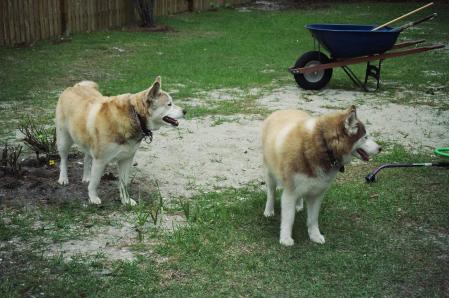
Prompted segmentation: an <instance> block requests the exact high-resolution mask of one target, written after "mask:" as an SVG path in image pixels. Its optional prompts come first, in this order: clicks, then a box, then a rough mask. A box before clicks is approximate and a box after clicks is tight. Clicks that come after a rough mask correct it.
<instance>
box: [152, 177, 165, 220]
mask: <svg viewBox="0 0 449 298" xmlns="http://www.w3.org/2000/svg"><path fill="white" fill-rule="evenodd" d="M156 187H157V198H152V200H151V201H150V206H149V207H150V216H151V219H152V220H153V223H154V225H157V222H158V219H159V216H160V215H161V214H162V211H163V208H164V200H163V198H162V195H161V191H160V189H159V183H157V182H156Z"/></svg>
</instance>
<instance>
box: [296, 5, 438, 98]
mask: <svg viewBox="0 0 449 298" xmlns="http://www.w3.org/2000/svg"><path fill="white" fill-rule="evenodd" d="M435 16H436V14H435V13H434V14H431V15H429V16H427V17H424V18H422V19H420V20H417V21H414V22H410V23H407V24H405V25H403V26H400V27H396V28H392V27H387V26H384V27H382V28H380V27H376V26H371V25H341V24H311V25H306V26H305V27H306V28H307V29H309V31H310V32H311V33H312V37H313V38H314V50H313V51H310V52H307V53H305V54H303V55H302V56H300V57H299V58H298V60H297V61H296V63H295V65H294V66H293V67H291V68H289V71H290V72H291V73H292V74H293V76H294V78H295V80H296V82H297V83H298V85H299V86H300V87H302V88H303V89H307V90H319V89H321V88H323V87H324V86H326V85H327V83H328V82H329V81H330V79H331V77H332V70H333V68H336V67H341V68H342V69H343V70H344V71H345V73H346V74H347V75H348V77H349V78H350V79H351V80H352V81H353V82H354V83H355V84H356V85H357V86H359V87H360V88H362V89H363V90H364V91H372V90H373V88H368V83H369V79H370V78H374V80H375V83H376V84H375V88H374V90H377V89H378V88H379V83H380V72H381V64H382V61H383V60H386V59H389V58H396V57H400V56H405V55H410V54H416V53H420V52H425V51H429V50H434V49H439V48H443V47H444V45H443V44H434V45H428V46H421V47H414V48H410V47H411V46H414V45H418V44H421V43H423V42H425V40H423V39H421V40H414V41H405V42H401V43H396V40H397V38H398V36H399V34H400V33H401V32H402V31H403V30H405V29H406V28H409V27H411V26H414V25H417V24H419V23H421V22H424V21H427V20H431V19H433V18H434V17H435ZM378 28H380V29H378ZM322 48H324V49H325V50H327V52H328V53H329V57H328V56H327V55H326V54H324V53H323V52H322V51H321V49H322ZM373 61H378V63H377V65H375V64H376V63H372V62H373ZM364 62H366V71H365V79H364V80H363V81H362V80H360V79H359V78H358V77H357V76H356V75H355V74H354V72H353V71H352V70H351V69H350V68H349V65H352V64H358V63H364Z"/></svg>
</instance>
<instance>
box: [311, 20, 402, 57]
mask: <svg viewBox="0 0 449 298" xmlns="http://www.w3.org/2000/svg"><path fill="white" fill-rule="evenodd" d="M305 27H306V28H307V29H309V30H310V32H311V33H312V35H313V37H314V38H315V39H316V40H317V41H318V42H319V43H320V44H321V45H322V46H323V47H324V48H326V50H328V51H329V53H330V55H331V57H332V58H352V57H359V56H367V55H373V54H382V53H384V52H386V51H388V50H390V49H391V48H392V47H393V45H394V44H395V42H396V39H397V38H398V36H399V33H401V30H399V29H395V28H391V27H384V28H382V29H379V30H376V31H371V30H372V29H374V28H375V27H376V26H369V25H339V24H311V25H306V26H305Z"/></svg>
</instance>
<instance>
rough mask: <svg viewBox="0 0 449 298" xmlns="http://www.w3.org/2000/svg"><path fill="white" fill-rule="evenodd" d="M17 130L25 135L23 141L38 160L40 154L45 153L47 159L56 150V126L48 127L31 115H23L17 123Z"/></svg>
mask: <svg viewBox="0 0 449 298" xmlns="http://www.w3.org/2000/svg"><path fill="white" fill-rule="evenodd" d="M19 131H20V132H21V133H22V134H23V135H24V136H25V137H24V139H23V141H24V142H25V144H26V145H27V146H28V147H29V148H30V149H31V150H33V151H34V152H35V153H36V158H37V159H38V160H39V157H40V154H44V155H45V160H46V161H48V160H49V159H50V158H51V156H52V155H55V154H56V152H57V150H56V128H55V127H48V126H47V125H45V124H43V123H38V122H37V121H36V120H33V119H31V117H25V118H23V119H22V121H21V122H20V123H19Z"/></svg>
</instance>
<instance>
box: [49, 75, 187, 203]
mask: <svg viewBox="0 0 449 298" xmlns="http://www.w3.org/2000/svg"><path fill="white" fill-rule="evenodd" d="M184 114H185V111H184V110H183V109H181V108H180V107H177V106H176V105H175V104H174V103H173V100H172V98H171V96H170V95H169V94H168V93H166V92H164V91H162V90H161V78H160V77H157V78H156V80H155V81H154V83H153V84H152V85H151V87H149V88H148V89H146V90H143V91H141V92H139V93H136V94H129V93H128V94H122V95H117V96H110V97H108V96H104V95H102V94H101V93H100V92H99V91H98V85H97V84H96V83H95V82H91V81H82V82H80V83H78V84H75V85H74V86H73V87H69V88H67V89H66V90H64V92H63V93H62V94H61V96H60V97H59V101H58V104H57V106H56V140H57V147H58V151H59V155H60V156H61V164H60V167H61V172H60V175H59V180H58V182H59V183H60V184H62V185H65V184H68V183H69V179H68V176H67V156H68V153H69V149H70V147H71V146H72V144H73V143H75V144H77V145H78V146H79V147H80V149H81V150H82V151H83V152H84V154H85V155H84V170H83V178H82V181H83V182H89V186H88V190H89V202H90V203H92V204H101V200H100V198H99V197H98V194H97V187H98V184H99V183H100V179H101V177H102V175H103V171H104V169H105V167H106V165H107V164H108V163H109V162H111V161H112V160H113V159H114V160H117V163H118V168H119V179H120V182H119V189H120V198H121V201H122V203H123V204H129V205H135V204H136V202H135V201H134V200H133V199H131V198H130V197H129V195H128V192H127V191H126V185H127V184H128V180H129V170H130V168H131V165H132V162H133V158H134V154H135V153H136V151H137V148H138V147H139V144H140V142H141V141H142V139H143V138H144V137H150V138H151V137H152V133H151V131H152V130H156V129H159V128H160V127H161V126H162V125H164V124H168V125H170V126H178V121H177V119H179V118H182V117H183V116H184Z"/></svg>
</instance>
